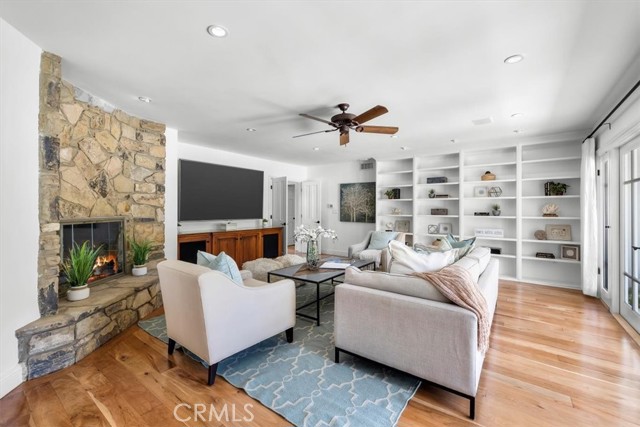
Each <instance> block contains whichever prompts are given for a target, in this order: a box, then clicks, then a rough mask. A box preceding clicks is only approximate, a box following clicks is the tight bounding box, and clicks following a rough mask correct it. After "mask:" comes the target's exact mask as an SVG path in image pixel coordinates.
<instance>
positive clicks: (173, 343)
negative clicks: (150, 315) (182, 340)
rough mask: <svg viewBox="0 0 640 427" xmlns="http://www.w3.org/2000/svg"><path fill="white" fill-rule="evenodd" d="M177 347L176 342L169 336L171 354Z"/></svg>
mask: <svg viewBox="0 0 640 427" xmlns="http://www.w3.org/2000/svg"><path fill="white" fill-rule="evenodd" d="M175 348H176V342H175V341H174V340H172V339H171V338H169V354H173V350H175Z"/></svg>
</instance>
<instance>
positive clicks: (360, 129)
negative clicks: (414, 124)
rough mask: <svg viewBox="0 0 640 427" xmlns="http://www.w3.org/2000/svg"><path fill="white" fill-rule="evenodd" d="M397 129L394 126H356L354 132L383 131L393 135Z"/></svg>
mask: <svg viewBox="0 0 640 427" xmlns="http://www.w3.org/2000/svg"><path fill="white" fill-rule="evenodd" d="M398 130H399V129H398V128H397V127H395V126H358V127H357V128H356V132H366V133H384V134H386V135H393V134H394V133H396V132H398Z"/></svg>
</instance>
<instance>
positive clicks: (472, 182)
mask: <svg viewBox="0 0 640 427" xmlns="http://www.w3.org/2000/svg"><path fill="white" fill-rule="evenodd" d="M494 182H516V179H515V178H509V179H493V180H491V181H464V183H465V184H486V185H489V184H491V183H494Z"/></svg>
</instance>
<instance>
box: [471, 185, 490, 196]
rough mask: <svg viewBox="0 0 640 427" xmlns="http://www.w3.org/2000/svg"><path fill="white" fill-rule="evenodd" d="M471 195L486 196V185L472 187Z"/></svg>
mask: <svg viewBox="0 0 640 427" xmlns="http://www.w3.org/2000/svg"><path fill="white" fill-rule="evenodd" d="M473 195H474V196H475V197H487V187H474V188H473Z"/></svg>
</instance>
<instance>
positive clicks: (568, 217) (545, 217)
mask: <svg viewBox="0 0 640 427" xmlns="http://www.w3.org/2000/svg"><path fill="white" fill-rule="evenodd" d="M522 219H544V220H548V219H557V220H566V221H580V217H579V216H523V217H522Z"/></svg>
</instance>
